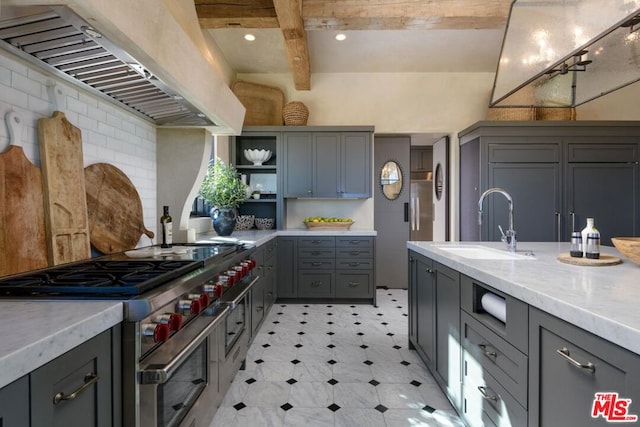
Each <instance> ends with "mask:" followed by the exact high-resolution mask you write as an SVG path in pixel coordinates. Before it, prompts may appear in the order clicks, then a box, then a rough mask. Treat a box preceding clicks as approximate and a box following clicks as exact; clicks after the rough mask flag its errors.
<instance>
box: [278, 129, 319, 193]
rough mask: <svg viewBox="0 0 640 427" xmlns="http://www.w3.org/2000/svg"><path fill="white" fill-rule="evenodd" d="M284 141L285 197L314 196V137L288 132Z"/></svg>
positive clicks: (307, 134) (303, 133) (302, 133)
mask: <svg viewBox="0 0 640 427" xmlns="http://www.w3.org/2000/svg"><path fill="white" fill-rule="evenodd" d="M283 141H284V171H285V173H284V175H283V176H284V197H312V196H313V135H312V134H311V132H287V133H285V134H284V137H283Z"/></svg>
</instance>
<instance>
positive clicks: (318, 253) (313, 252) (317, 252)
mask: <svg viewBox="0 0 640 427" xmlns="http://www.w3.org/2000/svg"><path fill="white" fill-rule="evenodd" d="M321 253H322V252H320V251H312V252H311V255H313V256H318V255H320V254H321Z"/></svg>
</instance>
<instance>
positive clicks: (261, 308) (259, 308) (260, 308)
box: [256, 305, 264, 312]
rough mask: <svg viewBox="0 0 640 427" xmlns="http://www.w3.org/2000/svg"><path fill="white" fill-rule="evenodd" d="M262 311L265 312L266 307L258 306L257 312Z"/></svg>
mask: <svg viewBox="0 0 640 427" xmlns="http://www.w3.org/2000/svg"><path fill="white" fill-rule="evenodd" d="M262 310H264V307H263V306H261V305H259V306H257V307H256V311H257V312H260V311H262Z"/></svg>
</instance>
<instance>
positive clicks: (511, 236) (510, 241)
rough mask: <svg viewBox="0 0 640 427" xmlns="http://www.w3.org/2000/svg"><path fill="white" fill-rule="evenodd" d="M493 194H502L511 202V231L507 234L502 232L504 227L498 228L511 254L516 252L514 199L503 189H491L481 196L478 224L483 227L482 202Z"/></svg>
mask: <svg viewBox="0 0 640 427" xmlns="http://www.w3.org/2000/svg"><path fill="white" fill-rule="evenodd" d="M491 193H500V194H502V195H503V196H504V197H505V198H506V199H507V201H508V202H509V229H508V230H507V231H506V233H505V232H504V231H503V230H502V227H500V226H498V228H499V229H500V233H501V234H502V239H501V240H502V241H503V242H505V243H506V244H507V249H508V250H509V252H515V251H516V230H514V229H513V199H512V198H511V196H510V195H509V193H507V192H506V191H504V190H503V189H502V188H490V189H488V190H487V191H485V192H484V193H482V195H481V196H480V200H478V224H480V225H482V202H484V198H485V197H487V196H488V195H489V194H491Z"/></svg>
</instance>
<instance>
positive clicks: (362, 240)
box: [336, 236, 373, 248]
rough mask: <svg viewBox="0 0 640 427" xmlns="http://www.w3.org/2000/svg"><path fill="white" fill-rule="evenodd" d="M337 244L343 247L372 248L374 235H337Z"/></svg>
mask: <svg viewBox="0 0 640 427" xmlns="http://www.w3.org/2000/svg"><path fill="white" fill-rule="evenodd" d="M336 246H338V247H341V248H372V247H373V237H366V236H354V237H349V236H339V237H336Z"/></svg>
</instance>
